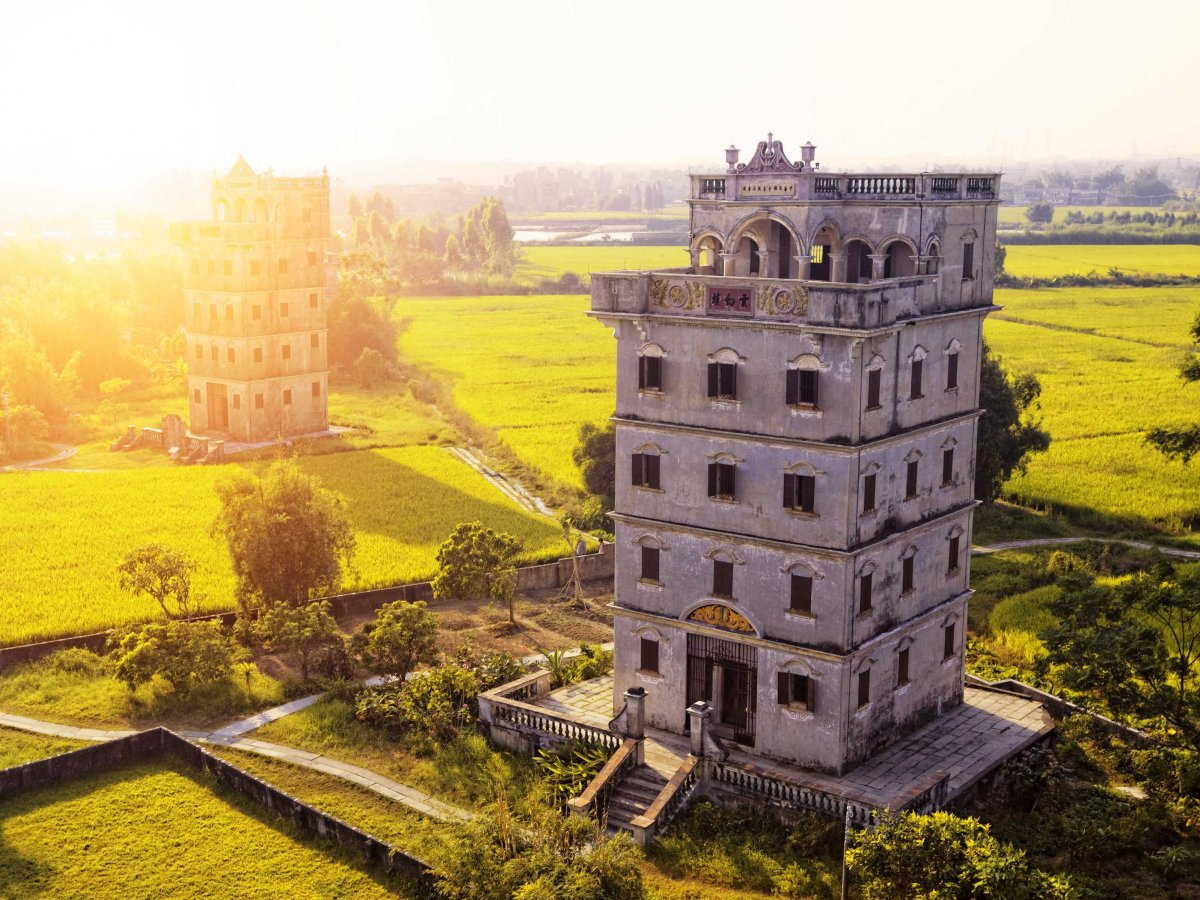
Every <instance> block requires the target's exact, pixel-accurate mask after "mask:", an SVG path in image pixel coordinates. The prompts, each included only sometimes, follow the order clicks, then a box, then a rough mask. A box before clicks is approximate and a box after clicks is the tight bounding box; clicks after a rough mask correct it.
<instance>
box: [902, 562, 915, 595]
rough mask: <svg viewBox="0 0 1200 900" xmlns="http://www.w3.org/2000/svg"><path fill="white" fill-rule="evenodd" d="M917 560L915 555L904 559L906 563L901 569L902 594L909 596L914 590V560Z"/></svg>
mask: <svg viewBox="0 0 1200 900" xmlns="http://www.w3.org/2000/svg"><path fill="white" fill-rule="evenodd" d="M916 558H917V557H916V556H915V555H914V556H906V557H904V562H903V563H902V565H901V567H900V572H901V574H900V593H902V594H908V593H910V592H911V591H912V589H913V568H914V565H913V560H915V559H916Z"/></svg>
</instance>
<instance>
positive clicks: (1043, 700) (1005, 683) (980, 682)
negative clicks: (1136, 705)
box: [966, 673, 1151, 744]
mask: <svg viewBox="0 0 1200 900" xmlns="http://www.w3.org/2000/svg"><path fill="white" fill-rule="evenodd" d="M966 683H967V684H969V685H971V686H973V687H981V688H986V689H988V690H993V691H1002V692H1004V693H1008V694H1017V695H1019V696H1021V697H1027V698H1028V699H1030V700H1036V701H1037V702H1038V703H1040V704H1042V706H1044V707H1046V709H1047V711H1048V712H1049V713H1050V715H1052V716H1054V718H1056V719H1065V718H1067V717H1069V716H1077V715H1082V716H1087V717H1088V718H1089V719H1091V720H1092V721H1093V722H1095V723H1096V724H1097V725H1099V726H1100V727H1101V728H1103V729H1104V730H1105V731H1107V732H1108V733H1109V734H1115V735H1120V736H1122V737H1125V738H1128V739H1129V740H1132V741H1134V742H1135V743H1139V744H1143V743H1148V742H1149V741H1150V740H1151V738H1150V736H1149V735H1148V734H1146V733H1145V732H1143V731H1138V730H1137V729H1136V728H1131V727H1129V726H1128V725H1122V724H1121V723H1120V722H1116V721H1114V720H1112V719H1110V718H1108V717H1107V716H1102V715H1100V713H1097V712H1092V711H1091V710H1090V709H1085V708H1084V707H1082V706H1079V705H1078V704H1075V703H1072V702H1071V701H1070V700H1064V699H1063V698H1062V697H1059V696H1057V695H1056V694H1049V693H1047V692H1046V691H1042V690H1039V689H1038V688H1035V687H1033V686H1032V685H1028V684H1026V683H1025V682H1023V681H1017V680H1016V679H1015V678H1005V679H1004V680H1002V681H987V680H985V679H983V678H980V677H979V676H978V675H972V674H970V673H967V675H966Z"/></svg>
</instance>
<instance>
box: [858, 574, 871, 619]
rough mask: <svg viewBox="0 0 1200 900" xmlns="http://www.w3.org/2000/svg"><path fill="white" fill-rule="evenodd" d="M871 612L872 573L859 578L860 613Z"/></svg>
mask: <svg viewBox="0 0 1200 900" xmlns="http://www.w3.org/2000/svg"><path fill="white" fill-rule="evenodd" d="M870 611H871V573H870V572H867V573H866V574H865V575H860V576H859V577H858V612H859V614H860V615H861V614H862V613H867V612H870Z"/></svg>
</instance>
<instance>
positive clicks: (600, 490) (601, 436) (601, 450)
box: [571, 422, 617, 510]
mask: <svg viewBox="0 0 1200 900" xmlns="http://www.w3.org/2000/svg"><path fill="white" fill-rule="evenodd" d="M571 458H572V459H573V460H575V465H577V466H578V467H579V472H580V474H581V475H582V476H583V485H584V487H586V488H587V489H588V492H589V493H591V494H594V495H595V496H597V497H599V498H600V500H601V502H603V504H604V508H605V510H610V509H612V508H613V506H614V505H615V504H616V471H617V432H616V427H615V426H614V425H613V423H612V422H606V423H605V425H604V427H600V426H598V425H595V424H593V423H591V422H584V423H583V425H581V426H580V427H579V443H578V444H576V445H575V449H574V450H573V451H571Z"/></svg>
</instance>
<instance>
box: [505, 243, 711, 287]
mask: <svg viewBox="0 0 1200 900" xmlns="http://www.w3.org/2000/svg"><path fill="white" fill-rule="evenodd" d="M688 260H689V257H688V253H687V250H686V249H685V248H683V247H632V246H620V245H617V246H600V247H538V246H534V245H526V246H525V247H523V248H522V249H521V261H520V262H519V263H518V264H517V271H516V278H517V280H518V281H520V282H523V283H525V284H536V283H537V282H539V281H541V280H542V279H543V278H552V279H553V278H558V277H559V276H560V275H562V274H564V273H565V272H574V273H575V274H576V275H578V276H580V277H581V278H586V277H587V275H589V274H590V273H592V272H608V271H612V270H616V269H670V268H678V267H680V266H686V265H688Z"/></svg>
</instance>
